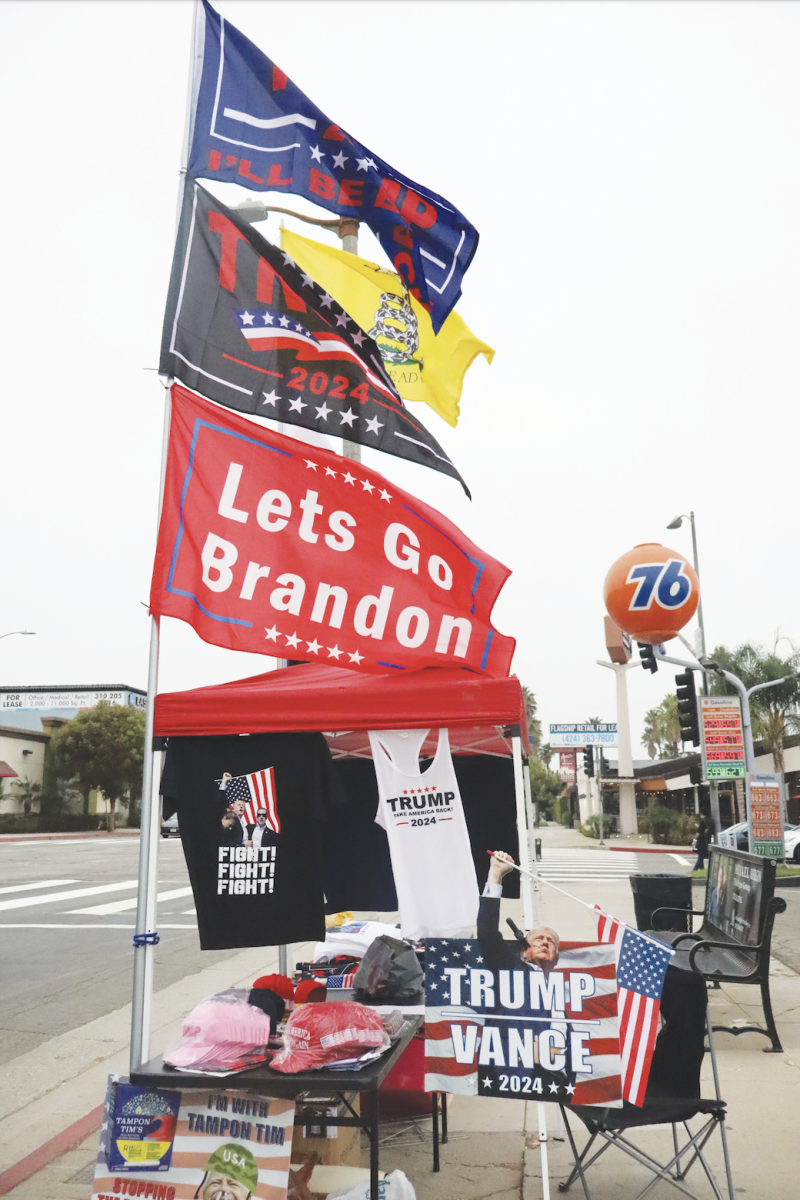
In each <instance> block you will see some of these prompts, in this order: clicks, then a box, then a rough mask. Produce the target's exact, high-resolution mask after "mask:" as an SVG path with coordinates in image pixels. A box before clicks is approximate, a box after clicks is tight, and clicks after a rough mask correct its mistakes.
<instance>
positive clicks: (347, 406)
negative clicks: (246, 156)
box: [160, 179, 469, 495]
mask: <svg viewBox="0 0 800 1200" xmlns="http://www.w3.org/2000/svg"><path fill="white" fill-rule="evenodd" d="M160 370H161V372H162V374H164V375H174V376H176V377H177V378H178V379H180V380H181V382H182V383H185V384H186V385H187V386H188V387H191V388H194V390H195V391H197V392H201V393H202V394H203V395H204V396H208V398H209V400H216V402H217V403H218V404H224V405H225V407H226V408H235V409H238V410H239V411H240V412H246V413H255V414H256V415H257V416H259V417H271V418H273V419H274V420H276V421H285V422H286V423H287V424H289V425H302V426H303V427H304V428H305V429H316V430H318V431H319V432H321V433H329V434H336V435H337V436H338V437H343V438H347V440H348V441H351V442H359V443H360V444H361V445H363V446H370V447H371V448H372V449H373V450H382V451H384V453H386V454H394V455H397V456H398V457H399V458H407V459H410V460H411V462H416V463H420V464H421V465H422V466H423V467H430V468H431V469H432V470H434V471H442V472H443V473H444V474H445V475H451V476H452V477H453V478H454V479H457V480H458V481H459V483H460V484H461V486H462V487H463V488H464V491H465V492H466V493H467V495H469V491H468V489H467V486H466V484H465V483H464V480H463V479H462V478H461V476H460V475H459V473H458V471H457V470H456V468H455V467H454V466H453V464H452V462H451V461H450V459H449V458H448V456H447V455H446V454H445V452H444V450H443V449H442V447H441V446H440V445H439V443H438V442H437V441H436V439H435V438H433V437H431V435H430V434H429V433H428V431H427V429H426V428H425V426H424V425H423V424H422V422H421V421H418V420H417V418H416V417H415V416H413V415H412V414H411V413H410V412H409V411H408V410H407V409H406V408H405V406H404V404H403V401H402V400H401V399H400V396H399V395H398V393H397V390H396V388H395V386H394V384H393V383H392V380H391V378H390V377H389V375H388V374H387V373H386V370H385V369H384V366H383V360H382V358H381V354H380V351H379V350H378V347H377V346H376V345H375V343H374V342H373V340H372V338H371V337H368V335H367V334H365V333H364V332H363V331H362V330H361V328H360V327H359V325H358V324H357V323H356V322H355V321H354V320H353V318H352V317H350V316H348V314H347V313H346V312H345V311H344V309H343V308H342V307H341V306H340V305H339V304H337V303H336V301H335V300H334V299H333V298H332V297H331V296H329V295H328V293H327V292H326V291H325V289H324V288H322V287H320V286H319V285H318V284H316V283H315V282H314V280H313V279H312V278H311V276H310V275H307V274H305V273H304V272H302V271H301V270H300V269H299V267H296V266H295V265H294V263H293V262H292V260H291V258H290V257H289V255H288V254H284V253H283V252H282V251H280V250H279V249H278V248H277V246H273V245H272V244H271V242H268V241H267V240H266V239H265V238H263V237H262V236H261V234H259V233H256V231H255V230H254V229H252V228H251V227H250V225H248V224H247V222H246V221H242V220H241V219H240V218H239V217H238V216H237V215H236V213H235V212H233V211H232V210H231V209H229V208H226V206H225V205H224V204H221V203H220V202H219V201H218V200H215V199H214V197H213V196H211V195H210V194H209V193H208V192H207V191H206V190H205V188H203V187H201V186H200V184H199V183H196V182H195V181H194V180H193V179H187V181H186V186H185V188H184V196H183V207H182V209H181V219H180V224H179V227H178V238H177V244H176V246H175V257H174V259H173V263H172V275H171V278H170V284H169V296H168V299H167V310H166V313H165V316H164V329H163V333H162V338H161V367H160Z"/></svg>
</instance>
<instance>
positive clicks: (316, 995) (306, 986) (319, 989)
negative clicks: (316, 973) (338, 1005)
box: [294, 979, 328, 1004]
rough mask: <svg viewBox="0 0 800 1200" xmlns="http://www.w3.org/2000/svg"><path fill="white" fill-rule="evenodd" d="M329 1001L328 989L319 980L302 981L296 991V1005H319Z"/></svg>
mask: <svg viewBox="0 0 800 1200" xmlns="http://www.w3.org/2000/svg"><path fill="white" fill-rule="evenodd" d="M327 999H328V989H327V988H326V987H325V985H324V984H322V983H320V982H319V980H318V979H301V980H300V982H299V983H298V985H297V987H296V988H295V989H294V1002H295V1004H317V1003H319V1002H320V1001H322V1002H323V1003H324V1002H325V1001H326V1000H327Z"/></svg>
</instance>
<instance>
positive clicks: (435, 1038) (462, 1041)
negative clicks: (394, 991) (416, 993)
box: [425, 938, 622, 1108]
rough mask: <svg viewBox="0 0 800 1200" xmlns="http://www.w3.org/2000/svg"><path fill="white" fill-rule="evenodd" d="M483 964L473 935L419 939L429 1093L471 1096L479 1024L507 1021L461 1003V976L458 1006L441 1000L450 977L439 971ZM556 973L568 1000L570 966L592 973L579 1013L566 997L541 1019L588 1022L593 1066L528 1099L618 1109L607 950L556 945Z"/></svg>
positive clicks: (447, 995) (559, 1023)
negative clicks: (422, 949)
mask: <svg viewBox="0 0 800 1200" xmlns="http://www.w3.org/2000/svg"><path fill="white" fill-rule="evenodd" d="M485 966H486V964H485V962H484V959H483V956H482V954H481V949H480V944H479V942H478V941H477V940H473V939H461V938H442V939H439V938H428V940H427V941H426V943H425V1006H426V1007H425V1090H426V1091H428V1092H433V1091H437V1092H453V1093H456V1094H462V1095H467V1096H476V1095H478V1072H479V1069H480V1067H479V1055H480V1045H481V1037H482V1034H483V1028H484V1026H487V1025H494V1024H495V1023H501V1024H502V1025H504V1026H505V1025H507V1024H512V1022H507V1021H502V1022H497V1017H496V1016H495V1015H494V1010H491V1009H490V1010H488V1011H487V1010H482V1009H476V1008H472V1007H469V1005H468V1004H467V1003H465V1001H468V1000H469V999H470V987H469V984H468V983H467V982H466V978H468V977H465V983H464V986H463V988H462V989H461V991H462V995H461V1001H462V1003H461V1004H453V1003H448V1000H453V994H452V991H451V987H450V978H451V977H450V976H447V975H444V974H443V971H444V970H445V969H447V968H452V967H456V968H458V967H466V968H467V970H468V971H469V970H470V969H472V968H485ZM525 969H526V970H527V969H528V968H525ZM556 971H557V972H558V973H563V975H564V983H565V994H566V996H567V997H569V995H570V975H571V973H572V972H573V971H575V972H580V973H581V974H582V975H583V976H585V975H591V976H592V978H593V980H594V995H593V996H590V997H586V996H584V997H583V1003H582V1004H581V1006H580V1009H579V1010H576V1011H573V1009H572V1007H571V1005H570V1003H569V1000H567V1004H566V1008H565V1010H564V1013H563V1014H560V1013H558V1014H556V1013H554V1014H553V1016H552V1017H548V1018H547V1022H548V1024H552V1025H554V1026H556V1027H561V1028H563V1029H564V1030H566V1029H568V1028H573V1023H575V1024H577V1025H579V1023H580V1022H581V1020H584V1021H586V1022H591V1025H589V1026H588V1028H590V1029H591V1036H590V1038H589V1042H588V1046H589V1052H590V1055H591V1068H592V1069H591V1073H588V1072H587V1073H576V1074H575V1077H574V1084H570V1085H569V1086H568V1087H564V1086H561V1087H559V1089H558V1092H556V1093H551V1091H550V1089H549V1088H548V1087H545V1089H544V1092H543V1094H536V1095H535V1098H536V1099H537V1100H545V1101H551V1102H553V1103H561V1104H570V1105H575V1104H580V1105H593V1104H596V1105H602V1106H603V1107H612V1108H615V1107H619V1105H620V1101H621V1084H622V1080H621V1075H620V1056H619V1051H620V1038H619V1022H618V1019H617V991H616V985H615V978H616V971H615V966H614V948H613V946H606V945H598V944H597V942H561V945H560V953H559V959H558V965H557V967H556ZM495 975H497V973H496V972H495ZM551 977H552V973H551ZM559 1018H560V1019H559ZM534 1028H537V1026H536V1025H534ZM454 1043H457V1044H454ZM468 1048H471V1049H472V1054H471V1056H470V1055H468V1054H467V1053H466V1052H465V1051H466V1050H467V1049H468ZM459 1059H462V1060H465V1059H466V1060H467V1061H461V1062H459V1061H458V1060H459ZM518 1098H520V1099H525V1098H528V1099H531V1098H534V1097H533V1094H532V1093H531V1094H529V1095H527V1096H526V1095H525V1094H520V1095H519V1097H518Z"/></svg>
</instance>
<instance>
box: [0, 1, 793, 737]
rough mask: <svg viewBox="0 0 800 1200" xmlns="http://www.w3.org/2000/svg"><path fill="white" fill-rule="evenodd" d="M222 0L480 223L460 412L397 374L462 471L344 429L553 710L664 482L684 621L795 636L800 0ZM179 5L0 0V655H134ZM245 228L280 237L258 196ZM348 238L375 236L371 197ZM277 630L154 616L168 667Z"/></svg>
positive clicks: (607, 698) (712, 639)
mask: <svg viewBox="0 0 800 1200" xmlns="http://www.w3.org/2000/svg"><path fill="white" fill-rule="evenodd" d="M218 7H219V9H220V10H221V11H222V12H223V13H224V15H225V16H226V18H228V19H229V20H230V21H232V22H233V24H235V25H236V26H238V28H239V29H241V30H242V31H243V32H244V33H245V34H246V35H247V36H249V37H250V38H251V39H252V40H253V41H255V42H256V43H257V44H258V45H259V46H260V47H261V49H262V50H263V51H264V52H265V53H266V54H268V55H269V56H270V57H271V58H273V59H274V60H275V61H276V62H277V63H278V64H279V65H280V66H281V67H282V68H283V70H285V71H286V72H287V74H288V75H289V76H290V77H291V78H292V79H293V80H294V81H295V82H296V83H297V84H298V85H299V86H300V87H301V88H303V89H304V90H305V91H306V93H307V94H308V95H309V97H310V98H311V99H312V100H313V101H314V102H315V103H316V104H318V105H319V106H320V108H322V109H323V111H324V112H326V113H327V114H328V115H329V116H330V117H331V119H332V120H334V121H336V122H337V123H338V124H340V125H341V126H343V127H344V128H345V129H347V130H348V131H349V132H351V133H352V134H353V135H355V136H356V137H358V138H359V139H360V140H361V141H362V142H364V143H365V144H366V145H367V146H368V147H370V148H372V149H374V150H375V151H376V152H377V153H378V154H380V155H381V156H382V157H383V158H385V159H386V160H388V161H389V162H390V163H392V164H393V166H395V167H396V168H397V169H398V170H400V171H403V172H404V173H406V174H407V175H409V176H410V177H411V178H412V179H415V180H417V181H419V182H420V183H421V184H423V185H424V186H425V187H427V188H431V189H433V190H435V191H437V192H439V193H440V194H442V195H443V196H445V197H447V198H449V199H450V200H452V201H453V202H454V203H455V204H456V205H458V207H459V208H460V209H461V210H462V211H463V212H465V213H466V214H467V216H468V217H469V218H470V220H471V221H472V222H473V223H474V224H475V225H476V226H477V228H478V230H479V231H480V235H481V241H480V245H479V247H478V251H477V254H476V256H475V258H474V260H473V264H472V266H471V268H470V270H469V271H468V273H467V275H466V277H465V280H464V295H463V298H462V300H461V303H460V305H459V311H460V312H461V314H462V316H463V317H464V319H465V320H466V321H467V322H468V324H469V325H470V326H471V327H472V329H473V330H474V332H475V333H476V334H477V335H479V336H480V337H481V338H483V339H485V340H486V341H488V342H489V343H490V344H491V345H493V346H494V347H495V348H496V351H497V354H496V357H495V361H494V364H493V365H492V366H491V367H489V366H488V365H487V364H486V363H485V362H484V361H483V359H480V360H477V361H476V363H475V364H474V366H473V367H472V368H471V370H470V371H469V373H468V375H467V378H466V385H465V388H464V393H463V397H462V409H461V411H462V416H461V421H460V423H459V426H458V428H457V429H456V430H451V429H450V428H449V427H448V426H446V425H445V424H444V423H443V422H441V421H440V420H439V419H438V418H437V417H436V416H435V414H434V413H433V412H432V411H431V410H429V409H427V408H425V407H422V406H415V408H414V411H415V412H416V413H417V414H418V415H419V416H421V417H422V419H423V420H424V421H425V422H426V423H427V425H428V427H429V428H430V429H431V431H432V432H433V433H434V434H435V436H436V437H437V438H438V439H439V440H440V441H441V442H442V443H443V444H444V445H445V447H446V448H447V450H448V452H449V453H450V454H451V456H452V458H453V460H454V461H455V463H456V464H457V466H458V467H459V469H460V471H461V473H462V474H463V476H464V478H465V479H466V480H467V482H468V483H469V485H470V487H471V489H472V493H473V502H472V503H471V504H470V503H469V501H467V500H466V499H465V498H464V497H463V496H462V494H461V490H460V488H459V486H458V485H457V484H456V483H455V482H453V481H451V480H449V479H447V478H445V477H443V476H438V475H436V474H434V473H433V472H431V471H427V470H425V469H423V468H421V467H416V466H413V465H410V464H404V463H401V462H400V461H399V460H398V459H395V458H391V457H389V456H387V455H380V454H377V453H373V452H367V454H366V455H365V459H366V461H368V462H369V464H370V466H373V467H375V468H376V469H377V470H380V471H382V472H383V473H384V474H385V475H386V476H387V477H388V478H389V479H390V480H392V481H394V482H395V483H396V484H400V485H402V486H403V487H405V488H407V489H408V490H409V491H411V492H413V493H414V494H415V495H417V496H420V497H421V498H423V499H424V500H426V501H427V502H428V503H430V504H433V505H434V506H435V507H437V508H438V509H440V510H441V511H442V512H444V513H446V514H447V515H448V516H449V517H451V518H452V519H453V520H454V521H455V522H456V523H457V524H459V525H460V526H461V528H462V529H464V530H465V531H466V532H467V533H469V535H470V536H471V537H472V538H473V539H474V540H475V541H476V542H477V543H478V545H479V546H481V547H482V548H484V549H486V550H487V551H489V552H490V553H491V554H493V555H494V556H495V557H496V558H499V559H500V560H501V561H503V562H505V563H506V564H507V565H508V566H509V567H510V568H511V569H512V571H513V574H512V576H511V578H510V580H509V581H508V583H507V584H506V586H505V589H504V591H503V593H502V594H501V596H500V598H499V600H498V602H497V604H496V606H495V610H494V623H495V625H496V627H497V628H498V629H500V630H501V631H502V632H503V633H506V634H510V635H513V636H514V637H516V638H517V652H516V657H515V660H514V666H513V669H514V670H515V671H516V673H517V674H518V675H519V677H520V679H521V680H522V681H523V682H524V683H526V684H528V686H530V687H531V688H532V689H533V691H534V692H535V693H536V696H537V698H538V700H539V704H540V713H541V716H542V718H543V720H544V721H545V723H547V722H550V721H581V720H584V719H586V717H587V716H590V715H599V716H601V717H603V718H605V719H606V720H613V719H614V715H615V710H614V681H613V676H612V674H611V672H610V671H604V670H602V669H601V668H600V667H598V666H596V665H595V660H596V659H597V658H598V657H603V656H604V647H603V621H602V618H603V612H604V610H603V601H602V584H603V579H604V576H605V574H606V571H607V569H608V567H609V566H610V565H611V563H612V562H613V561H614V560H615V559H616V558H617V557H618V556H619V555H620V554H622V553H623V552H624V551H626V550H627V549H629V548H630V547H631V546H633V545H634V544H636V543H639V542H646V541H664V542H665V544H666V545H668V546H672V547H674V549H676V550H678V551H680V552H682V553H684V554H688V553H690V551H691V541H690V534H689V530H688V527H687V525H684V528H683V529H681V530H678V531H677V532H667V530H666V529H665V526H666V524H667V522H668V521H669V520H670V519H671V518H672V517H673V516H674V515H675V514H676V513H679V512H688V511H689V509H694V511H695V513H696V516H697V527H698V535H699V549H700V575H701V581H702V585H703V596H704V605H705V619H706V631H707V638H708V642H709V645H710V646H712V647H713V646H714V645H716V644H718V643H720V642H724V643H726V644H734V643H736V642H738V641H741V640H744V639H756V640H760V641H762V642H765V643H770V644H771V642H772V639H773V637H774V634H775V631H776V630H777V629H780V630H781V631H782V632H783V633H784V634H786V635H788V636H790V637H792V638H795V639H800V614H798V591H799V590H800V563H799V562H798V554H797V549H796V541H797V539H796V534H795V529H796V523H797V518H796V504H797V460H798V438H797V417H796V410H797V394H798V354H797V330H798V325H799V324H800V219H799V218H798V213H800V155H799V154H798V147H799V146H800V73H798V70H797V63H798V61H800V8H798V6H797V4H795V3H776V4H772V3H765V2H764V0H759V2H758V3H753V4H749V3H730V4H729V3H724V2H717V3H707V4H703V3H682V4H673V3H664V4H659V3H647V4H631V3H619V4H616V3H602V2H597V0H594V2H592V3H587V4H582V3H557V4H550V3H527V4H526V3H509V4H505V3H501V2H498V0H492V2H491V3H481V2H480V0H476V2H473V3H465V4H461V3H458V2H456V0H454V2H450V3H425V2H422V0H420V2H418V3H391V2H379V3H369V2H364V3H353V4H348V3H343V2H341V0H336V3H333V2H331V3H324V2H323V3H313V2H309V3H280V2H274V0H271V2H269V3H261V2H259V0H251V2H250V3H233V2H223V0H220V3H219V5H218ZM191 12H192V6H191V3H189V2H183V0H181V2H175V3H165V2H163V0H161V2H160V3H125V2H120V3H104V2H103V0H97V2H94V3H85V4H84V3H71V2H69V0H61V2H59V3H39V2H33V3H31V2H29V0H28V2H25V3H10V2H6V3H3V4H0V39H2V44H3V45H4V47H5V52H4V65H3V71H2V75H0V90H1V91H2V105H3V108H2V111H3V112H4V113H5V119H4V121H3V133H4V139H3V140H4V145H3V154H2V161H3V164H4V187H3V189H2V205H3V210H4V211H3V231H4V252H3V260H4V267H5V270H4V272H3V275H4V281H5V282H4V288H3V297H2V302H3V308H4V313H3V318H2V326H1V327H2V330H3V335H4V343H5V344H4V346H3V357H2V361H3V392H4V395H3V404H2V409H0V413H1V415H0V450H2V459H1V460H0V480H1V481H2V492H1V494H2V499H3V521H2V530H3V536H2V546H3V558H2V561H3V567H4V569H3V571H2V588H1V589H0V634H2V633H5V632H6V631H7V630H14V629H21V628H28V629H33V630H36V632H37V636H36V637H35V638H22V637H11V638H5V639H3V640H0V687H4V686H7V685H8V684H14V685H32V684H43V683H49V684H55V683H75V684H77V683H123V682H124V683H127V684H130V685H132V686H136V687H144V686H145V684H146V677H147V645H148V618H147V613H146V610H145V608H144V607H143V605H142V602H143V601H146V600H147V596H148V592H149V579H150V571H151V566H152V556H153V549H154V542H155V529H156V506H157V485H158V470H159V460H160V448H161V424H162V413H163V390H162V387H161V385H160V384H159V381H158V377H157V375H156V373H155V372H154V371H153V370H152V369H149V368H154V367H156V366H157V363H158V348H159V341H160V328H161V321H162V316H163V308H164V301H165V295H166V286H167V279H168V275H169V269H170V263H171V256H172V243H173V235H174V221H175V205H176V196H177V171H178V167H179V163H180V147H181V138H182V132H183V123H184V112H185V97H186V77H187V68H188V59H189V44H190V27H191ZM212 188H213V189H214V190H215V191H216V194H217V195H219V196H220V197H221V198H223V199H225V200H226V201H228V202H231V201H233V202H234V203H235V202H236V201H237V200H238V199H240V198H243V196H244V195H245V194H246V193H244V192H243V191H242V190H240V189H238V188H235V187H232V186H219V185H212ZM277 202H278V203H280V201H277ZM283 202H284V203H287V200H286V197H285V196H284V197H283ZM288 203H289V206H290V207H296V208H298V209H303V210H304V211H307V212H311V211H313V210H312V209H311V208H310V206H308V205H304V202H303V201H302V200H300V199H299V198H295V197H291V198H290V200H289V201H288ZM318 215H322V214H318ZM287 223H288V224H292V223H291V222H287ZM292 227H293V228H296V229H297V230H298V231H301V232H305V233H307V234H308V233H309V227H308V226H302V225H300V224H299V223H294V224H292ZM259 228H260V229H261V231H262V232H263V233H265V235H266V236H268V237H270V238H272V239H273V240H276V241H277V240H278V237H279V226H278V222H277V220H275V219H274V218H272V219H271V220H270V221H269V222H268V223H267V224H265V225H261V226H259ZM312 236H316V235H312ZM320 236H321V239H322V238H324V237H325V235H324V234H323V235H320ZM330 240H331V242H332V244H333V242H334V239H332V238H331V239H330ZM359 249H360V251H361V253H363V254H364V255H365V256H370V257H373V258H374V259H375V260H376V261H378V262H381V263H385V262H386V259H385V258H384V256H383V252H382V251H381V249H380V247H379V246H378V244H377V242H376V241H375V239H374V238H373V237H372V235H371V234H370V232H369V231H368V230H367V229H366V228H365V227H363V226H362V233H361V237H360V242H359ZM335 444H336V445H337V446H339V445H340V443H335ZM799 644H800V643H799ZM784 649H788V647H786V646H784ZM272 661H273V660H270V659H266V658H260V657H258V656H255V655H241V654H239V655H237V654H234V653H232V652H229V651H223V650H220V649H216V648H214V647H210V646H206V645H205V644H204V643H202V642H201V641H200V640H199V639H198V638H197V636H196V635H195V634H194V633H193V631H192V630H191V629H190V628H189V627H188V626H184V625H181V624H180V623H178V622H176V621H170V620H167V621H165V623H164V635H163V655H162V669H161V690H173V689H177V688H184V687H195V686H200V685H202V684H204V683H213V682H218V681H220V680H223V679H235V678H239V677H244V676H247V675H251V674H255V673H257V672H259V671H261V670H266V669H269V667H270V666H271V665H272ZM673 686H674V684H673V674H672V670H669V672H667V671H666V670H665V669H664V668H663V667H662V668H661V670H660V671H659V673H658V674H657V675H655V676H650V675H645V674H644V673H643V672H641V671H638V670H637V671H635V672H633V674H632V677H631V688H630V690H631V706H632V715H633V728H634V754H635V756H638V755H640V754H643V751H642V750H641V748H640V747H638V745H637V743H638V738H639V734H640V731H641V723H642V716H643V714H644V712H645V710H646V709H647V708H649V707H650V706H652V705H653V704H655V703H658V702H659V701H660V700H661V699H662V697H663V696H664V695H665V693H666V692H668V691H671V690H672V688H673Z"/></svg>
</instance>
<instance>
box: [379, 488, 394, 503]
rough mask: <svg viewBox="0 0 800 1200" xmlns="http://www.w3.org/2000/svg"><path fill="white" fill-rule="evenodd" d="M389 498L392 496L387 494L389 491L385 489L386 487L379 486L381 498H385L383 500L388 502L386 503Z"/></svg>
mask: <svg viewBox="0 0 800 1200" xmlns="http://www.w3.org/2000/svg"><path fill="white" fill-rule="evenodd" d="M391 498H392V497H391V496H390V495H389V493H388V492H387V491H386V488H381V500H385V501H386V503H387V504H388V503H389V501H390V500H391Z"/></svg>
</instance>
